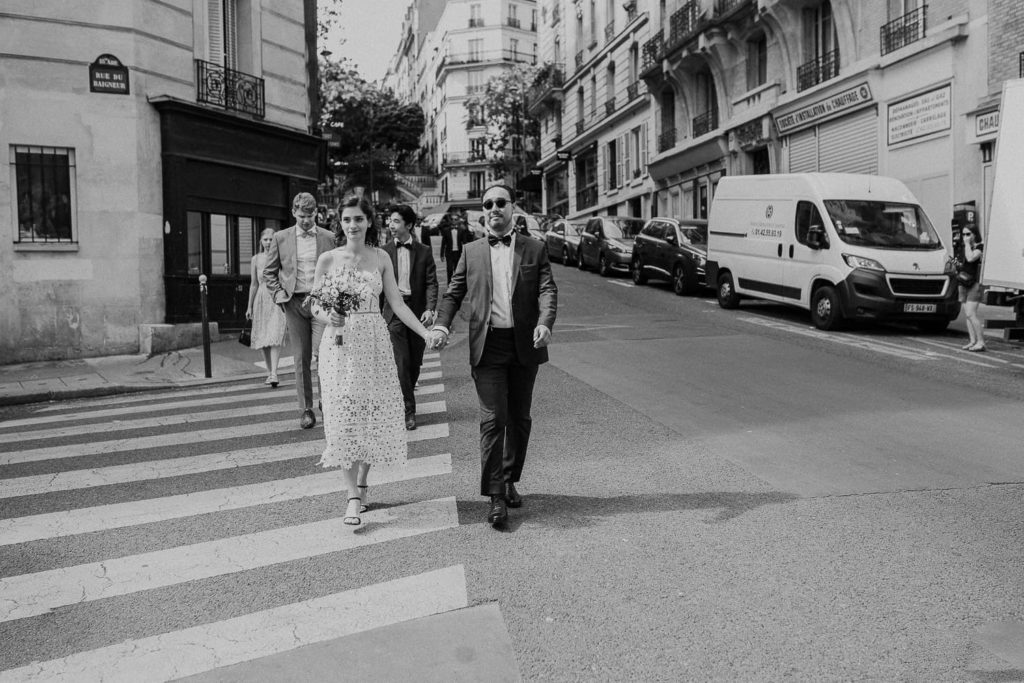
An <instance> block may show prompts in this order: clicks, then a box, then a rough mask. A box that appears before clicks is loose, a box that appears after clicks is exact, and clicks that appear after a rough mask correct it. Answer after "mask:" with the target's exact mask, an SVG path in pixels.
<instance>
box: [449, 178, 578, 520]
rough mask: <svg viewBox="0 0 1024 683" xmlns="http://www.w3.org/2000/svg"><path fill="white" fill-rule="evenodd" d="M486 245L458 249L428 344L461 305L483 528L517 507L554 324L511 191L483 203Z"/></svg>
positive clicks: (553, 290) (536, 248)
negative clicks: (486, 501) (515, 219)
mask: <svg viewBox="0 0 1024 683" xmlns="http://www.w3.org/2000/svg"><path fill="white" fill-rule="evenodd" d="M483 208H484V211H485V212H486V216H487V239H485V240H478V241H476V242H472V243H470V244H468V245H466V248H465V250H464V252H463V255H462V258H461V259H460V260H459V263H458V266H457V267H456V269H455V273H454V274H453V276H452V279H451V281H450V282H449V283H448V290H447V291H446V292H445V295H444V297H443V299H442V300H441V304H440V305H439V306H438V313H437V324H436V325H435V326H434V331H433V333H432V336H431V339H430V344H431V347H433V348H441V347H443V346H444V345H445V344H446V343H447V341H448V335H449V332H450V330H451V324H452V319H453V318H454V317H455V314H456V312H458V310H459V308H460V307H461V306H462V304H463V302H464V300H466V299H468V304H469V308H470V311H469V316H468V317H469V363H470V365H471V366H472V369H473V373H472V374H473V381H474V382H475V383H476V393H477V398H478V400H479V402H480V462H481V477H480V494H481V495H484V496H490V500H491V505H490V509H489V510H488V513H487V520H488V521H489V522H490V523H491V524H494V525H501V524H504V523H505V522H506V521H507V519H508V507H514V508H516V507H519V506H521V505H522V504H523V499H522V497H521V496H520V495H519V492H518V491H516V487H515V485H516V483H517V482H518V481H519V478H520V476H521V474H522V471H523V463H524V461H525V460H526V449H527V446H528V444H529V441H530V430H531V425H532V419H531V416H530V409H531V406H532V404H533V386H534V383H535V381H536V379H537V370H538V369H539V366H540V364H541V363H545V362H547V360H548V350H547V345H548V342H549V341H550V339H551V329H552V327H553V326H554V324H555V314H556V310H557V308H558V288H557V287H556V286H555V281H554V279H553V278H552V276H551V263H550V262H549V261H548V255H547V249H546V248H545V246H544V244H543V243H542V242H540V241H539V240H533V239H526V238H524V237H522V236H521V235H516V234H514V233H513V231H512V228H513V223H512V208H513V205H512V189H511V188H509V187H507V186H505V185H492V186H491V187H489V188H487V190H486V191H485V192H484V195H483Z"/></svg>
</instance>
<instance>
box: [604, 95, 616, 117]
mask: <svg viewBox="0 0 1024 683" xmlns="http://www.w3.org/2000/svg"><path fill="white" fill-rule="evenodd" d="M614 113H615V98H614V97H609V98H608V101H607V102H605V103H604V115H605V116H611V115H612V114H614Z"/></svg>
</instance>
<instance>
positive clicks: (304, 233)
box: [299, 228, 316, 237]
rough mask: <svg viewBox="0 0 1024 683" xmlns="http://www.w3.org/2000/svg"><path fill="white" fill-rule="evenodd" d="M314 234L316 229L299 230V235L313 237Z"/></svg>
mask: <svg viewBox="0 0 1024 683" xmlns="http://www.w3.org/2000/svg"><path fill="white" fill-rule="evenodd" d="M315 235H316V229H315V228H314V229H313V230H299V237H313V236H315Z"/></svg>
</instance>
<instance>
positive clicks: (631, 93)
mask: <svg viewBox="0 0 1024 683" xmlns="http://www.w3.org/2000/svg"><path fill="white" fill-rule="evenodd" d="M639 96H640V84H639V83H637V82H636V81H634V82H633V83H630V84H629V85H627V86H626V100H628V101H629V102H632V101H633V100H635V99H636V98H637V97H639Z"/></svg>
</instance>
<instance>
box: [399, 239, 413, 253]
mask: <svg viewBox="0 0 1024 683" xmlns="http://www.w3.org/2000/svg"><path fill="white" fill-rule="evenodd" d="M395 246H396V247H405V248H406V249H408V250H409V251H412V240H409V241H408V242H395Z"/></svg>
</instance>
